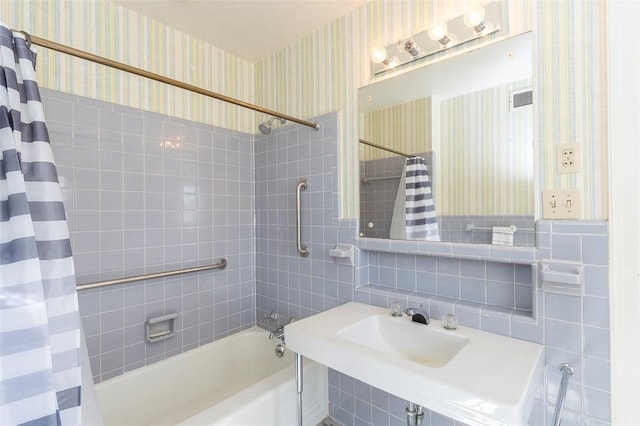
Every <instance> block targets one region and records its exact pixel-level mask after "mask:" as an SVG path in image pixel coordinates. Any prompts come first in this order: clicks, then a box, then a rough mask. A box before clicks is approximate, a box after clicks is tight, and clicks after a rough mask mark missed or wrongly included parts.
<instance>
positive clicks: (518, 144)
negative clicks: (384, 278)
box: [434, 80, 534, 215]
mask: <svg viewBox="0 0 640 426" xmlns="http://www.w3.org/2000/svg"><path fill="white" fill-rule="evenodd" d="M527 87H531V81H529V80H524V81H519V82H514V83H510V84H506V85H503V86H498V87H494V88H490V89H485V90H481V91H478V92H474V93H470V94H467V95H463V96H456V97H454V98H450V99H443V100H441V102H440V122H441V127H440V139H441V143H440V144H439V146H437V147H436V155H435V156H434V158H435V161H436V166H435V169H436V170H443V171H444V172H442V173H438V175H437V179H435V182H436V191H435V194H436V200H435V202H436V211H437V212H438V214H440V215H533V214H534V205H533V201H534V194H533V188H534V175H533V168H534V166H533V154H534V150H533V107H532V106H531V105H529V106H524V107H520V108H516V109H511V106H510V99H509V98H510V96H511V93H512V91H514V90H517V89H524V88H527Z"/></svg>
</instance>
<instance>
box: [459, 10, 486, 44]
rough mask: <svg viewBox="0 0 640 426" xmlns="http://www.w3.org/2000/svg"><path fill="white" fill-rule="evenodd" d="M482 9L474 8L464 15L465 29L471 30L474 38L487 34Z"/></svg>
mask: <svg viewBox="0 0 640 426" xmlns="http://www.w3.org/2000/svg"><path fill="white" fill-rule="evenodd" d="M484 18H485V11H484V7H482V6H480V7H476V8H474V9H471V10H470V11H468V12H467V13H465V15H464V24H465V25H466V26H467V27H470V28H473V32H474V35H475V36H476V37H479V36H482V35H484V34H485V33H486V32H488V29H489V26H490V25H489V24H488V22H486V21H485V19H484Z"/></svg>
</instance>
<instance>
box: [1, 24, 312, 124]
mask: <svg viewBox="0 0 640 426" xmlns="http://www.w3.org/2000/svg"><path fill="white" fill-rule="evenodd" d="M12 31H18V32H20V33H22V34H24V36H25V38H26V39H27V43H28V44H29V45H30V44H36V45H38V46H42V47H45V48H47V49H51V50H55V51H58V52H61V53H66V54H67V55H71V56H75V57H77V58H81V59H86V60H88V61H92V62H95V63H98V64H100V65H105V66H107V67H111V68H115V69H118V70H121V71H126V72H129V73H131V74H136V75H139V76H141V77H146V78H148V79H151V80H155V81H159V82H161V83H165V84H168V85H170V86H174V87H178V88H180V89H185V90H189V91H191V92H194V93H199V94H201V95H204V96H208V97H210V98H214V99H218V100H221V101H224V102H228V103H230V104H234V105H237V106H241V107H243V108H248V109H251V110H254V111H257V112H261V113H264V114H267V115H271V116H274V117H278V118H283V119H285V120H287V121H291V122H294V123H298V124H301V125H303V126H307V127H311V128H312V129H314V130H318V129H319V128H320V125H319V124H318V123H313V122H311V121H306V120H301V119H299V118H296V117H292V116H290V115H287V114H282V113H279V112H277V111H273V110H270V109H267V108H263V107H261V106H258V105H253V104H250V103H248V102H244V101H241V100H239V99H235V98H231V97H229V96H225V95H221V94H219V93H216V92H212V91H209V90H205V89H202V88H200V87H197V86H193V85H191V84H188V83H184V82H182V81H179V80H174V79H172V78H169V77H165V76H163V75H160V74H155V73H152V72H150V71H145V70H143V69H140V68H136V67H132V66H131V65H127V64H123V63H122V62H117V61H114V60H111V59H107V58H104V57H102V56H98V55H94V54H93V53H89V52H85V51H83V50H79V49H75V48H73V47H70V46H65V45H63V44H60V43H56V42H55V41H51V40H47V39H44V38H40V37H37V36H34V35H31V34H29V33H27V32H26V31H19V30H12Z"/></svg>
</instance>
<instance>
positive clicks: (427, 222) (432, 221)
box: [405, 157, 440, 241]
mask: <svg viewBox="0 0 640 426" xmlns="http://www.w3.org/2000/svg"><path fill="white" fill-rule="evenodd" d="M405 184H406V187H405V196H406V201H405V202H406V218H405V219H406V233H407V235H406V237H407V239H408V240H427V241H440V232H439V230H438V219H437V217H436V209H435V206H434V204H433V193H432V192H431V182H430V181H429V175H428V173H427V163H426V161H425V159H424V158H422V157H412V158H407V163H406V183H405Z"/></svg>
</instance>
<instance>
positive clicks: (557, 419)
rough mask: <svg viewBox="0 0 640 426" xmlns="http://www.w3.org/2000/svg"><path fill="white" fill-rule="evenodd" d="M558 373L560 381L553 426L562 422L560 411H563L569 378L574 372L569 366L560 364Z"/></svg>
mask: <svg viewBox="0 0 640 426" xmlns="http://www.w3.org/2000/svg"><path fill="white" fill-rule="evenodd" d="M560 371H562V379H561V380H560V389H559V390H558V399H557V400H556V408H555V410H554V412H553V423H552V424H553V426H560V423H561V422H562V418H561V417H562V410H563V409H564V401H565V399H566V398H567V388H568V387H569V376H572V375H573V372H574V370H573V367H572V366H571V365H570V364H560Z"/></svg>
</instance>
